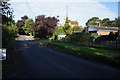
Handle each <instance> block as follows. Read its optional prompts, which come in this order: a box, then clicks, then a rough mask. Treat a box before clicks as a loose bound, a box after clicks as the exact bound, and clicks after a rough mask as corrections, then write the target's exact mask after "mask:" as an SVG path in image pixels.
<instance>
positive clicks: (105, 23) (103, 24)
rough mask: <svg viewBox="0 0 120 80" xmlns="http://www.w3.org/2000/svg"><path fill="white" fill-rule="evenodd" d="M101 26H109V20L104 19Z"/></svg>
mask: <svg viewBox="0 0 120 80" xmlns="http://www.w3.org/2000/svg"><path fill="white" fill-rule="evenodd" d="M101 25H102V26H108V25H110V19H109V18H104V19H103V20H102V21H101Z"/></svg>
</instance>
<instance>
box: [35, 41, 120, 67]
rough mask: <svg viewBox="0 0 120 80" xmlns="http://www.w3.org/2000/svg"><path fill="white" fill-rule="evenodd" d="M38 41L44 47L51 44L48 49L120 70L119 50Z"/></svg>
mask: <svg viewBox="0 0 120 80" xmlns="http://www.w3.org/2000/svg"><path fill="white" fill-rule="evenodd" d="M36 41H37V42H39V43H41V44H43V45H44V44H46V43H50V44H48V45H47V47H50V48H53V49H55V50H59V51H61V52H65V53H68V54H71V55H75V56H78V57H81V58H85V59H89V60H93V61H97V62H100V63H103V64H106V65H110V66H112V67H117V68H120V51H118V50H114V49H104V48H95V47H88V46H80V45H75V44H72V43H68V42H62V41H49V40H40V39H38V40H36Z"/></svg>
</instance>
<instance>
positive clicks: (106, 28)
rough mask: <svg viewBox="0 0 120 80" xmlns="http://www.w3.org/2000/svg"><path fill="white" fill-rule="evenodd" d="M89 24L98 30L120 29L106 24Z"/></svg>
mask: <svg viewBox="0 0 120 80" xmlns="http://www.w3.org/2000/svg"><path fill="white" fill-rule="evenodd" d="M89 26H91V27H93V28H95V29H98V30H118V29H119V28H118V27H106V26H96V25H89Z"/></svg>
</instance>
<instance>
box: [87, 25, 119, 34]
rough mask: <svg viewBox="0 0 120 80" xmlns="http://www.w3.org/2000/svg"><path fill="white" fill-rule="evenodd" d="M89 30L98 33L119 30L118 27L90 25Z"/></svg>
mask: <svg viewBox="0 0 120 80" xmlns="http://www.w3.org/2000/svg"><path fill="white" fill-rule="evenodd" d="M88 32H89V33H98V35H109V34H110V32H118V27H105V26H95V25H88Z"/></svg>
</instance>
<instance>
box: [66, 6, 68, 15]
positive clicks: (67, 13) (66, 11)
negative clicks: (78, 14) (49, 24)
mask: <svg viewBox="0 0 120 80" xmlns="http://www.w3.org/2000/svg"><path fill="white" fill-rule="evenodd" d="M66 17H68V5H67V6H66Z"/></svg>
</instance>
